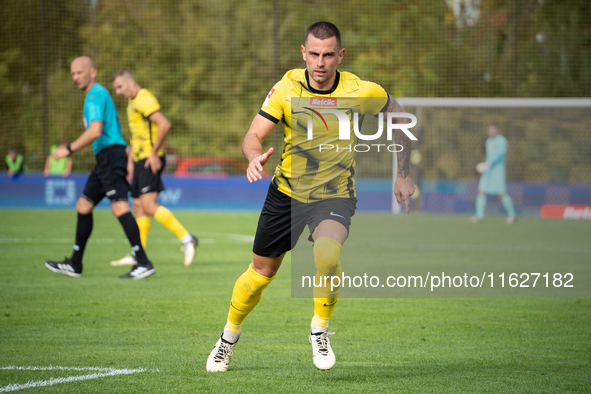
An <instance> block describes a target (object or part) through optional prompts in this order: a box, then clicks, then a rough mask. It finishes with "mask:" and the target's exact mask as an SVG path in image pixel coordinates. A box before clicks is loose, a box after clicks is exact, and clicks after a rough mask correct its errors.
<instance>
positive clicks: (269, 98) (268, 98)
mask: <svg viewBox="0 0 591 394" xmlns="http://www.w3.org/2000/svg"><path fill="white" fill-rule="evenodd" d="M273 93H275V89H271V91H270V92H269V94H268V95H267V98H266V99H265V102H264V103H263V107H266V106H267V105H268V104H269V100H271V96H272V95H273Z"/></svg>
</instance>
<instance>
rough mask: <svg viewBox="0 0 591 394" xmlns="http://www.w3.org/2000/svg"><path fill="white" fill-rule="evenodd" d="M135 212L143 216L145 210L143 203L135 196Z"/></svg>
mask: <svg viewBox="0 0 591 394" xmlns="http://www.w3.org/2000/svg"><path fill="white" fill-rule="evenodd" d="M132 206H133V212H134V213H135V215H136V216H143V215H142V213H143V212H144V210H143V209H142V203H141V202H140V199H139V198H134V199H133V203H132Z"/></svg>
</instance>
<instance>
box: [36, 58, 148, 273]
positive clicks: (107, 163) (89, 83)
mask: <svg viewBox="0 0 591 394" xmlns="http://www.w3.org/2000/svg"><path fill="white" fill-rule="evenodd" d="M70 71H71V74H72V78H73V79H74V83H75V84H76V86H77V87H78V88H79V89H80V90H82V91H84V93H85V94H86V98H85V100H84V111H83V120H84V127H85V128H86V131H85V132H84V133H82V134H81V135H80V137H78V138H77V139H76V140H74V141H73V142H72V143H70V144H68V145H60V146H59V147H58V148H57V149H56V150H55V151H54V152H53V153H52V156H53V158H54V159H55V160H60V159H62V158H64V157H66V156H68V155H69V154H71V153H72V152H75V151H77V150H80V149H82V148H84V147H85V146H87V145H90V144H92V149H93V151H94V154H95V156H96V166H95V167H94V169H93V170H92V172H91V173H90V175H89V176H88V180H87V181H86V185H85V186H84V191H83V193H82V196H81V197H80V198H79V199H78V201H77V202H76V210H77V211H78V222H77V224H76V244H75V245H74V253H73V254H72V256H71V257H70V258H68V257H66V259H65V260H64V261H60V262H55V261H46V262H45V266H46V267H47V268H49V269H50V270H51V271H53V272H57V273H59V274H64V275H68V276H70V277H72V278H79V277H80V276H81V274H82V256H83V254H84V249H85V247H86V242H87V241H88V238H89V237H90V233H91V232H92V224H93V220H92V211H93V209H94V207H95V206H96V205H97V204H98V203H99V202H100V201H101V200H102V199H103V197H105V196H106V197H107V198H109V200H111V210H112V211H113V214H114V215H115V217H117V219H119V222H120V223H121V226H122V227H123V230H124V232H125V235H126V236H127V239H128V240H129V243H130V244H131V249H132V251H133V253H134V254H135V256H136V259H137V264H136V265H134V266H133V268H132V269H131V271H130V272H129V273H127V274H125V275H121V276H120V278H122V279H128V278H129V279H143V278H147V277H148V276H150V275H152V274H154V273H155V272H156V271H155V270H154V266H153V265H152V263H151V262H150V260H148V257H147V256H146V252H145V251H144V248H143V247H142V243H141V240H140V231H139V228H138V226H137V223H136V221H135V219H134V218H133V215H132V214H131V212H130V211H129V202H128V200H127V193H128V192H129V184H128V183H127V180H126V179H125V177H126V174H127V154H126V153H125V148H126V144H125V141H124V140H123V136H122V135H121V125H120V124H119V118H118V117H117V110H116V109H115V104H114V103H113V100H112V99H111V96H110V95H109V92H108V91H107V89H105V88H104V87H103V86H101V85H100V84H99V83H97V82H96V74H97V70H96V67H95V65H94V62H93V61H92V59H91V58H89V57H87V56H82V57H78V58H76V59H74V61H73V62H72V64H71V65H70Z"/></svg>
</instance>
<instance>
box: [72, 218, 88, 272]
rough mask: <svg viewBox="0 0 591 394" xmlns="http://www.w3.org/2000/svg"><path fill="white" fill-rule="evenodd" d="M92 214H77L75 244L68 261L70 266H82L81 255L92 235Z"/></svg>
mask: <svg viewBox="0 0 591 394" xmlns="http://www.w3.org/2000/svg"><path fill="white" fill-rule="evenodd" d="M92 224H93V221H92V212H91V213H89V214H88V215H83V214H81V213H78V222H77V223H76V244H75V245H74V253H72V257H71V258H70V261H71V262H72V264H75V265H78V264H82V255H83V254H84V249H85V248H86V242H87V241H88V238H90V233H92Z"/></svg>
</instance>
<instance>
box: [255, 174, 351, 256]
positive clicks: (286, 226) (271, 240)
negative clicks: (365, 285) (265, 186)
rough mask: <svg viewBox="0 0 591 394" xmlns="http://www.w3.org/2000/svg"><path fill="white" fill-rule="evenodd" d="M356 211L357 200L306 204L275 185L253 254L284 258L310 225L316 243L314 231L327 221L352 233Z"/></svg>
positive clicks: (264, 208) (271, 188)
mask: <svg viewBox="0 0 591 394" xmlns="http://www.w3.org/2000/svg"><path fill="white" fill-rule="evenodd" d="M356 208H357V199H356V198H329V199H326V200H321V201H315V202H311V203H302V202H299V201H296V200H294V199H292V198H291V197H289V196H287V195H285V194H284V193H282V192H280V191H279V190H277V186H276V185H274V183H273V182H271V185H270V186H269V191H268V192H267V198H266V199H265V204H264V205H263V210H262V212H261V216H260V217H259V223H258V226H257V231H256V235H255V238H254V246H253V248H252V251H253V253H255V254H257V255H259V256H265V257H278V256H281V255H282V254H283V253H285V252H287V251H289V250H291V249H293V248H294V247H295V246H296V244H297V242H298V239H299V238H300V235H301V234H302V232H303V231H304V228H305V227H306V225H308V229H309V230H310V236H309V237H308V240H309V241H313V239H312V233H313V232H314V229H316V226H318V225H319V224H320V222H322V221H323V220H326V219H330V220H335V221H337V222H339V223H341V224H342V225H343V226H345V228H346V229H347V233H348V232H349V226H350V225H351V217H352V216H353V215H354V214H355V209H356Z"/></svg>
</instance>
